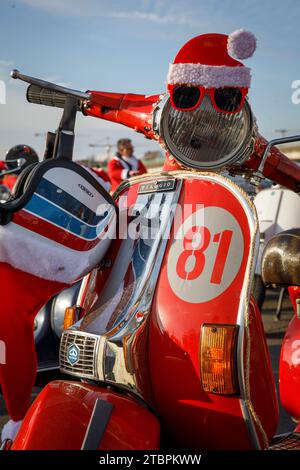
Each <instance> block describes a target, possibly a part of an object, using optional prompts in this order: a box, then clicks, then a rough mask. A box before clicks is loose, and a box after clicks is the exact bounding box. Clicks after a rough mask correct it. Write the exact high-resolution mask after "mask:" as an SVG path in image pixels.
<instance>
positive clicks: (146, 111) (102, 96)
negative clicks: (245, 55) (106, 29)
mask: <svg viewBox="0 0 300 470" xmlns="http://www.w3.org/2000/svg"><path fill="white" fill-rule="evenodd" d="M89 93H91V94H92V98H91V101H90V103H89V104H88V105H87V107H86V108H85V109H84V114H86V115H88V116H94V117H97V118H101V119H106V120H108V121H112V122H118V123H120V124H124V125H125V126H127V127H131V128H133V129H134V130H135V131H137V132H142V133H143V134H144V135H145V136H146V137H148V138H150V139H158V137H157V136H156V134H155V132H154V131H153V129H152V111H153V105H154V104H155V103H156V102H157V101H158V100H159V98H160V96H161V95H151V96H146V95H136V94H122V93H107V92H101V91H91V92H89ZM266 145H267V140H266V139H265V138H264V137H263V136H261V135H260V134H257V136H256V140H255V146H254V151H253V154H252V156H251V157H250V158H249V159H248V160H247V162H246V163H245V165H244V166H245V168H247V169H251V170H257V168H258V167H259V164H260V161H261V157H262V154H263V151H264V149H265V147H266ZM263 173H264V175H265V176H266V177H267V178H270V179H272V180H273V181H275V182H276V183H279V184H282V185H283V186H286V187H287V188H289V189H291V190H293V191H298V190H299V181H300V167H299V165H297V163H296V162H293V161H292V160H290V159H289V158H287V157H286V156H285V155H284V154H283V153H282V152H280V150H278V149H277V148H276V147H273V148H271V150H270V152H269V155H268V158H267V160H266V164H265V168H264V171H263Z"/></svg>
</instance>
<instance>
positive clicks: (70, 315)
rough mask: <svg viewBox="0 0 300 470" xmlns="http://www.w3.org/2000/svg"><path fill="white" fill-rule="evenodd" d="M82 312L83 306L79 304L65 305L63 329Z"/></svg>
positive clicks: (76, 319) (74, 321) (70, 324)
mask: <svg viewBox="0 0 300 470" xmlns="http://www.w3.org/2000/svg"><path fill="white" fill-rule="evenodd" d="M82 313H83V308H82V307H80V306H79V305H74V306H72V307H67V308H66V310H65V316H64V330H67V329H68V328H70V327H71V326H73V325H74V323H76V322H77V321H78V320H79V319H80V318H81V317H82Z"/></svg>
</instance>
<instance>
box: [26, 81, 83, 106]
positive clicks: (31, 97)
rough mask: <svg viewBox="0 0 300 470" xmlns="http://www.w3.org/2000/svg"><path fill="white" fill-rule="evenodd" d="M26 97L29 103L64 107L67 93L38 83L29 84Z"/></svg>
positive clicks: (79, 104)
mask: <svg viewBox="0 0 300 470" xmlns="http://www.w3.org/2000/svg"><path fill="white" fill-rule="evenodd" d="M26 98H27V101H28V102H29V103H35V104H43V105H45V106H54V107H55V108H64V106H65V103H66V98H67V95H65V94H63V93H58V92H56V91H53V90H48V89H47V88H42V87H39V86H38V85H29V87H28V88H27V93H26ZM80 110H81V103H80V100H78V111H80Z"/></svg>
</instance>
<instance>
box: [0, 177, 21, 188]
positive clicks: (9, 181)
mask: <svg viewBox="0 0 300 470" xmlns="http://www.w3.org/2000/svg"><path fill="white" fill-rule="evenodd" d="M17 178H18V176H17V175H13V174H8V175H4V177H3V180H2V184H4V186H6V187H7V188H8V189H9V190H10V191H12V190H13V188H14V185H15V183H16V181H17Z"/></svg>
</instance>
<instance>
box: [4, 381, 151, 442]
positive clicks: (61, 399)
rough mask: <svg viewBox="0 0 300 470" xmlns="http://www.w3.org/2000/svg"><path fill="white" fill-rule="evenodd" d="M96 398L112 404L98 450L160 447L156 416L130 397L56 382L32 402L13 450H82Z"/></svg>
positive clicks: (84, 386)
mask: <svg viewBox="0 0 300 470" xmlns="http://www.w3.org/2000/svg"><path fill="white" fill-rule="evenodd" d="M97 399H100V400H104V401H106V402H109V403H111V404H112V405H113V410H112V414H111V416H110V418H109V421H108V424H107V427H106V430H105V432H104V434H103V437H102V439H101V442H100V446H99V449H101V450H114V449H119V450H137V449H145V450H146V449H147V450H154V449H158V448H159V443H160V425H159V421H158V419H157V418H156V417H155V416H154V415H153V414H152V413H151V412H150V411H148V409H147V408H145V407H144V406H142V405H141V404H139V403H137V402H136V400H134V399H132V397H130V396H128V395H124V394H123V395H121V394H118V393H115V392H113V391H111V390H107V389H105V388H102V387H95V386H92V385H88V384H84V383H79V382H65V381H55V382H51V383H50V384H48V385H47V386H46V387H45V388H44V389H43V391H42V392H41V393H40V395H39V396H38V397H37V399H36V400H35V401H34V403H33V404H32V406H31V408H30V410H29V411H28V413H27V415H26V417H25V419H24V421H23V423H22V426H21V428H20V430H19V432H18V435H17V437H16V439H15V441H14V443H13V447H12V449H13V450H72V449H73V450H75V449H77V450H78V449H81V447H82V444H83V441H84V437H85V434H86V431H87V429H88V425H89V422H90V419H91V415H92V411H93V408H94V405H95V401H96V400H97ZM99 427H100V428H101V423H99Z"/></svg>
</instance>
